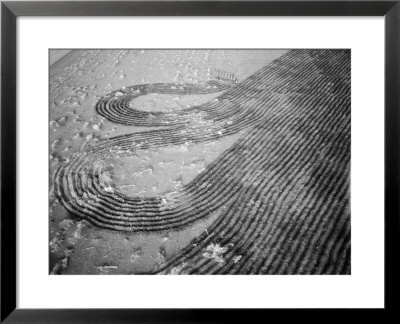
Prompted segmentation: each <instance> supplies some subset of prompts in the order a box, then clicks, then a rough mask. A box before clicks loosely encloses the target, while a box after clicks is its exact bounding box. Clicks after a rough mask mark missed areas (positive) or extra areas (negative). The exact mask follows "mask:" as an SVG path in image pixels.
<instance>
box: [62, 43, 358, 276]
mask: <svg viewBox="0 0 400 324" xmlns="http://www.w3.org/2000/svg"><path fill="white" fill-rule="evenodd" d="M227 80H230V81H229V82H227ZM222 81H223V82H221V80H218V81H216V80H214V81H209V82H207V83H204V84H202V85H175V84H149V85H138V86H132V87H128V88H124V89H120V90H118V91H114V92H112V93H111V94H109V95H107V96H105V97H104V98H102V99H101V100H100V101H99V102H98V104H97V106H96V110H97V112H98V113H99V114H100V115H102V116H104V117H105V118H107V119H109V120H110V121H113V122H115V123H121V124H125V125H135V126H162V128H161V129H160V128H159V129H155V130H150V131H146V132H140V133H133V134H129V135H123V136H117V137H114V138H110V139H107V140H102V141H100V142H99V143H97V144H95V145H93V146H90V147H87V148H86V150H85V151H83V152H82V153H81V154H79V155H77V156H76V157H75V158H73V159H71V161H70V162H69V163H66V164H63V165H61V166H60V167H59V168H58V170H57V172H56V175H55V193H56V196H57V198H58V200H59V201H60V202H61V204H62V205H63V206H64V207H65V208H66V209H67V210H68V211H70V212H71V213H73V214H75V215H77V216H79V217H81V218H84V219H87V220H88V221H90V222H91V223H93V224H95V225H97V226H99V227H102V228H107V229H113V230H120V231H132V232H154V231H166V230H177V229H180V228H182V227H185V226H188V225H190V224H192V223H193V222H195V221H197V220H200V219H205V218H206V217H208V216H209V215H210V214H212V213H213V212H215V211H222V212H221V213H220V215H219V216H218V218H217V219H216V220H215V221H214V222H213V223H212V224H211V225H210V226H209V227H208V228H207V231H206V232H205V233H204V235H201V236H199V237H197V238H195V239H194V240H193V242H192V243H191V244H189V245H188V246H187V247H186V248H185V249H184V250H183V251H181V252H180V253H179V254H178V255H177V256H176V257H174V258H173V259H172V260H170V261H169V263H168V264H167V265H165V267H163V268H162V269H159V270H158V271H157V273H187V274H241V273H243V274H293V273H298V274H301V273H307V274H310V273H335V274H339V273H350V194H349V181H350V180H349V176H350V108H351V100H350V90H351V89H350V51H349V50H292V51H290V52H288V53H287V54H285V55H283V56H282V57H280V58H278V59H277V60H275V61H273V62H272V63H271V64H269V65H268V66H266V67H264V68H263V69H261V70H259V71H258V72H256V73H255V74H253V75H252V76H250V77H249V78H247V79H246V80H244V81H242V82H240V83H238V84H236V80H235V79H234V78H233V77H229V78H226V79H225V80H222ZM215 91H225V92H224V93H223V94H221V95H219V96H218V97H217V98H216V99H215V100H213V101H211V102H209V103H206V104H203V105H200V106H195V107H190V108H187V109H184V110H182V111H179V112H175V113H148V112H141V111H137V110H134V109H132V108H131V107H130V106H129V103H130V102H131V101H132V100H133V99H134V98H136V97H137V96H139V95H143V94H149V93H178V94H184V93H185V94H190V93H209V92H215ZM193 120H197V121H198V120H200V121H202V122H201V123H194V122H192V121H193ZM238 132H241V134H242V133H243V135H242V136H241V137H240V139H239V140H237V141H236V142H235V143H234V144H233V145H232V146H231V147H230V148H229V149H227V150H225V151H224V152H223V153H222V154H221V155H220V156H219V157H218V158H217V159H216V160H215V161H214V162H212V163H211V164H209V165H208V166H207V168H206V169H205V171H203V172H202V173H201V174H199V175H198V176H197V177H196V178H195V179H193V180H192V181H191V182H190V183H189V184H187V185H186V186H184V187H183V189H182V190H181V191H180V192H179V193H177V194H176V195H175V196H174V197H172V202H171V203H169V204H167V205H165V204H164V199H163V198H162V197H161V196H155V197H150V198H139V197H128V196H126V195H124V194H122V193H120V192H118V191H116V190H114V189H112V188H111V189H110V188H109V187H108V186H107V184H106V185H105V184H104V181H102V172H103V171H102V168H103V165H102V161H104V160H105V159H108V158H110V156H115V157H120V156H129V155H132V154H135V152H137V151H138V150H143V149H152V148H159V147H165V146H169V145H182V144H185V143H200V142H208V141H215V140H218V139H220V138H223V137H225V136H229V135H233V134H237V133H238Z"/></svg>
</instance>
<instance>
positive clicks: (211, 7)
mask: <svg viewBox="0 0 400 324" xmlns="http://www.w3.org/2000/svg"><path fill="white" fill-rule="evenodd" d="M399 2H400V1H399V0H396V1H129V2H112V1H102V2H84V1H82V2H62V1H53V2H51V1H37V2H36V1H29V2H25V1H18V2H14V1H4V2H2V3H1V318H0V320H1V322H4V323H92V322H93V323H97V322H100V323H113V322H115V323H128V322H129V323H130V322H134V323H142V322H146V323H147V322H157V323H158V322H161V323H170V322H174V323H194V322H236V321H242V320H243V317H245V318H247V319H248V321H250V322H252V321H253V320H251V319H250V317H251V318H254V321H257V322H258V320H256V318H260V319H262V318H264V319H265V320H267V317H265V315H266V314H265V312H266V311H270V312H272V310H238V309H236V310H227V309H225V310H224V309H215V310H188V309H185V310H184V309H179V310H176V309H175V310H167V309H164V310H162V309H151V310H150V309H149V310H144V309H97V310H94V309H51V310H50V309H19V308H16V300H17V294H16V288H17V286H16V284H17V283H16V270H17V268H16V237H17V233H16V207H17V205H16V204H17V202H16V190H17V184H16V178H17V174H16V164H17V157H16V143H17V139H16V134H17V124H16V114H17V110H16V81H17V80H16V77H17V76H16V55H17V49H16V44H17V30H16V19H17V17H19V16H384V17H385V308H384V309H382V310H381V309H376V310H374V311H371V310H367V311H366V310H364V311H362V312H360V311H359V310H345V312H346V313H347V314H349V313H351V312H357V316H361V318H360V317H358V320H362V319H363V318H364V317H368V319H369V320H374V319H375V320H378V319H379V321H380V322H382V321H384V318H383V317H386V316H389V314H390V313H393V312H395V311H396V307H397V306H398V305H397V303H396V302H397V299H396V296H397V293H398V291H399V290H398V288H399V284H398V283H399V279H398V277H399V267H398V266H397V263H398V261H397V259H398V257H399V255H400V242H399V237H400V236H399V231H400V225H399V224H400V222H399V215H400V213H399V210H400V203H399V201H400V200H399V198H400V191H399V183H400V172H399V170H400V168H399V166H400V164H399V162H400V161H399V157H400V142H399V138H400V136H399V135H400V134H399V133H400V65H399V61H400V3H399ZM371 262H374V260H373V256H371ZM38 293H40V292H38ZM294 311H295V312H297V313H298V315H297V314H296V316H304V317H305V318H308V319H310V317H309V316H310V314H309V311H313V312H317V313H318V312H320V310H294ZM325 311H326V312H329V313H330V314H332V315H329V316H330V317H333V318H335V317H337V319H339V318H340V317H341V316H343V314H340V315H339V314H338V313H337V310H336V311H332V310H325ZM342 311H343V310H342ZM277 312H279V313H280V311H277V310H274V311H273V313H275V314H276V313H277ZM325 316H326V315H325ZM391 316H393V314H391ZM314 318H316V319H318V318H319V319H320V320H321V319H322V318H321V317H319V316H318V315H317V316H315V314H314Z"/></svg>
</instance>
